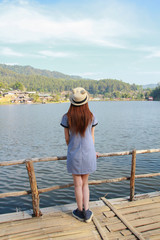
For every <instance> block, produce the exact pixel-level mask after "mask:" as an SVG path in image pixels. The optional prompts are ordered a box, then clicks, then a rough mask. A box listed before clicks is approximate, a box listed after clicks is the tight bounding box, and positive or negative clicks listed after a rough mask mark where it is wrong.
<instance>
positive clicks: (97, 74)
mask: <svg viewBox="0 0 160 240" xmlns="http://www.w3.org/2000/svg"><path fill="white" fill-rule="evenodd" d="M159 10H160V1H159V0H79V1H78V0H52V1H51V0H44V1H42V0H39V1H38V0H11V1H8V0H3V1H1V0H0V63H3V64H9V65H10V64H11V65H22V66H25V65H30V66H32V67H35V68H39V69H47V70H51V71H58V72H62V73H64V74H68V75H78V76H81V77H83V78H90V79H95V80H100V79H107V78H112V79H118V80H122V81H124V82H127V83H130V84H133V83H135V84H140V85H145V84H156V83H159V82H160V14H159Z"/></svg>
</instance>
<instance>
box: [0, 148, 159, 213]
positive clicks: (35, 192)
mask: <svg viewBox="0 0 160 240" xmlns="http://www.w3.org/2000/svg"><path fill="white" fill-rule="evenodd" d="M157 152H160V149H150V150H135V149H134V150H133V151H126V152H115V153H103V154H101V153H99V154H98V156H99V157H113V156H124V155H132V162H131V175H130V176H127V177H120V178H113V179H103V180H91V181H89V185H98V184H101V183H113V182H120V181H124V180H130V200H131V201H132V200H133V199H134V192H135V179H136V178H148V177H155V176H160V173H148V174H141V175H135V170H136V154H144V153H157ZM57 160H66V156H61V157H47V158H31V159H24V160H18V161H6V162H0V166H11V165H19V164H26V168H27V172H28V176H29V182H30V187H31V189H30V190H28V191H19V192H8V193H0V198H5V197H15V196H22V195H28V194H31V195H32V206H33V216H36V217H38V216H40V215H41V211H40V208H39V194H40V193H44V192H49V191H53V190H56V189H61V188H67V187H72V186H73V185H74V184H73V183H70V184H66V185H57V186H52V187H49V188H42V189H38V187H37V181H36V176H35V171H34V165H33V163H36V162H48V161H57Z"/></svg>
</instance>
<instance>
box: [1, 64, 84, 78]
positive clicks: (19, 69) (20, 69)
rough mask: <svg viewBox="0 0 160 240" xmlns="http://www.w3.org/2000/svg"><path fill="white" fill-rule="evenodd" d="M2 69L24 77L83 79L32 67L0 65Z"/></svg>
mask: <svg viewBox="0 0 160 240" xmlns="http://www.w3.org/2000/svg"><path fill="white" fill-rule="evenodd" d="M0 68H3V69H7V70H11V71H13V72H16V73H19V74H23V75H41V76H45V77H49V78H57V79H60V78H63V79H66V80H68V79H81V77H79V76H70V75H66V74H63V73H60V72H56V71H49V70H42V69H38V68H33V67H31V66H20V65H6V64H0Z"/></svg>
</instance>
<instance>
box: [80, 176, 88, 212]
mask: <svg viewBox="0 0 160 240" xmlns="http://www.w3.org/2000/svg"><path fill="white" fill-rule="evenodd" d="M88 177H89V174H85V175H82V194H83V205H84V209H85V210H88V208H89V187H88Z"/></svg>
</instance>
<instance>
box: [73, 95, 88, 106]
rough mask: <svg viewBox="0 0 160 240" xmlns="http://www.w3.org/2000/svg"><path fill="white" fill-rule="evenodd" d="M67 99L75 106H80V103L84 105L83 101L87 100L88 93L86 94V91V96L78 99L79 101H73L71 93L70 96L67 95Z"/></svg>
mask: <svg viewBox="0 0 160 240" xmlns="http://www.w3.org/2000/svg"><path fill="white" fill-rule="evenodd" d="M69 100H70V102H71V103H72V104H73V105H75V106H81V105H84V104H85V103H87V102H88V100H89V95H88V93H87V96H86V97H85V99H84V100H82V101H80V102H76V101H74V99H73V94H71V95H70V97H69Z"/></svg>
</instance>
